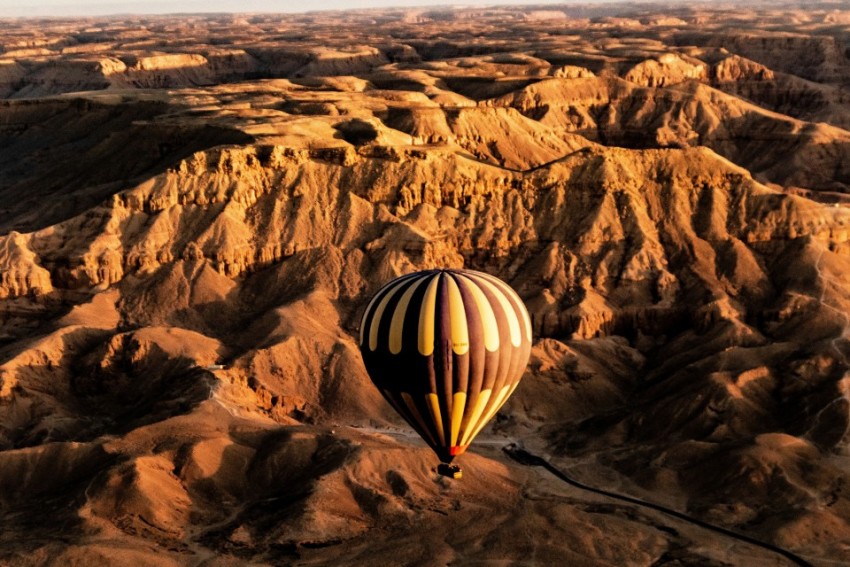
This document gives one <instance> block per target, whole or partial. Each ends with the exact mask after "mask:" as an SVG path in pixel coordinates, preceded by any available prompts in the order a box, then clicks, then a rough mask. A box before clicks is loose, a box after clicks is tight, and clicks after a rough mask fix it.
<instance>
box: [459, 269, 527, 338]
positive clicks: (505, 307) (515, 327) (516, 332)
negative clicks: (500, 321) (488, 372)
mask: <svg viewBox="0 0 850 567" xmlns="http://www.w3.org/2000/svg"><path fill="white" fill-rule="evenodd" d="M469 277H471V278H472V279H473V280H475V281H476V282H477V283H479V284H481V285H482V286H484V287H486V288H487V290H488V291H489V292H490V293H492V294H493V295H494V296H495V297H496V300H497V301H498V302H499V305H501V306H502V311H504V313H505V319H507V321H508V329H509V330H510V333H511V344H512V345H514V346H515V347H518V346H519V345H520V343H522V334H521V332H520V328H519V319H518V318H517V314H516V311H514V307H513V305H511V302H510V301H509V300H508V298H507V297H505V294H504V292H503V291H502V290H501V289H499V288H498V287H496V286H495V285H493V283H492V282H491V281H490V279H489V278H485V277H484V274H480V275H479V274H474V275H473V274H470V275H469Z"/></svg>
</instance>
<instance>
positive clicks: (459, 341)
mask: <svg viewBox="0 0 850 567" xmlns="http://www.w3.org/2000/svg"><path fill="white" fill-rule="evenodd" d="M446 281H447V282H448V288H449V317H450V319H451V328H452V350H453V351H454V352H455V354H458V355H461V354H466V352H467V351H468V350H469V329H468V328H467V326H466V311H465V310H464V308H463V297H462V296H461V295H460V289H459V288H458V287H457V283H455V280H454V278H452V277H449V276H447V277H446Z"/></svg>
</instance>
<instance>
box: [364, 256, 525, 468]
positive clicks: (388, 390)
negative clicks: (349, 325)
mask: <svg viewBox="0 0 850 567" xmlns="http://www.w3.org/2000/svg"><path fill="white" fill-rule="evenodd" d="M360 351H361V353H362V355H363V361H364V363H365V364H366V369H367V371H368V372H369V375H370V376H371V378H372V381H373V382H374V383H375V385H376V386H377V387H378V389H379V390H380V391H381V393H382V394H383V395H384V397H385V398H386V399H387V401H388V402H389V403H390V404H391V405H392V406H393V407H394V408H395V410H396V411H397V412H398V413H399V414H401V416H402V417H403V418H404V419H405V420H406V421H407V422H408V423H410V425H411V426H412V427H413V428H414V429H416V431H417V432H418V433H419V435H420V436H422V438H423V439H424V440H425V442H427V443H428V444H429V445H430V446H431V448H432V449H433V450H434V451H435V452H436V453H437V456H438V457H439V458H440V459H441V460H442V461H443V462H446V463H449V462H451V461H452V459H453V458H454V457H455V456H457V455H460V454H461V453H463V452H464V451H465V450H466V448H467V447H468V446H469V444H470V442H471V441H472V439H473V438H474V437H475V436H476V435H477V434H478V432H479V431H481V429H482V428H483V427H484V425H486V424H487V422H488V421H489V420H490V419H491V418H492V417H493V416H494V415H495V414H496V412H497V411H498V410H499V408H500V407H501V406H502V404H504V403H505V401H506V400H507V399H508V397H509V396H510V395H511V394H512V393H513V391H514V389H515V388H516V387H517V384H519V380H520V378H521V377H522V375H523V372H524V371H525V367H526V365H527V364H528V357H529V354H530V352H531V320H530V319H529V317H528V312H527V311H526V309H525V306H524V305H523V303H522V300H521V299H520V298H519V296H518V295H517V294H516V292H515V291H514V290H513V289H511V288H510V287H509V286H508V285H507V284H506V283H505V282H503V281H501V280H500V279H498V278H496V277H494V276H491V275H489V274H485V273H483V272H476V271H472V270H428V271H424V272H417V273H414V274H408V275H406V276H402V277H400V278H397V279H395V280H393V281H391V282H389V283H388V284H386V285H385V286H384V287H382V288H381V289H380V290H379V291H378V292H377V293H376V294H375V296H374V297H373V298H372V301H371V302H370V303H369V305H368V306H367V307H366V311H365V313H364V314H363V319H362V320H361V322H360Z"/></svg>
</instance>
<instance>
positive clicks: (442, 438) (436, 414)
mask: <svg viewBox="0 0 850 567" xmlns="http://www.w3.org/2000/svg"><path fill="white" fill-rule="evenodd" d="M427 399H428V408H429V409H430V410H431V419H433V420H434V425H436V426H437V437H438V438H439V441H438V442H437V443H436V444H437V445H445V444H446V435H445V433H444V431H443V415H442V413H441V412H440V398H438V397H437V394H428V397H427Z"/></svg>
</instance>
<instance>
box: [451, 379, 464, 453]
mask: <svg viewBox="0 0 850 567" xmlns="http://www.w3.org/2000/svg"><path fill="white" fill-rule="evenodd" d="M464 408H466V392H455V394H454V396H453V397H452V438H451V443H449V445H451V446H455V445H457V436H458V434H459V433H460V424H461V422H462V421H463V410H464Z"/></svg>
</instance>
